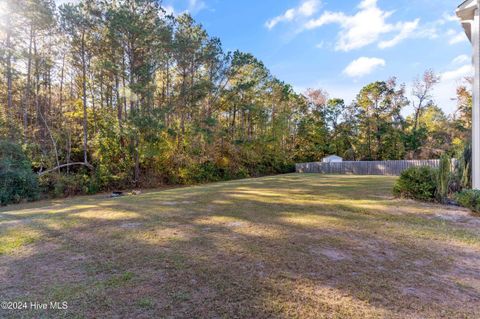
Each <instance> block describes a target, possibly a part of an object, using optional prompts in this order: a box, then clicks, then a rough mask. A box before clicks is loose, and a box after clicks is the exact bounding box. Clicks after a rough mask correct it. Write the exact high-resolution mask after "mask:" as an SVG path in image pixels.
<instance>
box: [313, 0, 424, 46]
mask: <svg viewBox="0 0 480 319" xmlns="http://www.w3.org/2000/svg"><path fill="white" fill-rule="evenodd" d="M358 9H359V11H358V12H357V13H356V14H354V15H352V16H349V15H346V14H345V13H343V12H328V11H327V12H325V13H324V14H323V15H321V16H320V17H319V18H318V19H312V20H310V21H308V22H307V23H306V24H305V25H304V27H305V28H306V29H310V30H311V29H315V28H318V27H321V26H324V25H327V24H332V23H336V24H339V25H340V27H341V30H340V32H339V34H338V42H337V45H336V49H337V50H340V51H350V50H354V49H359V48H362V47H364V46H366V45H369V44H372V43H375V42H377V41H379V39H380V37H381V36H382V35H384V34H389V33H392V32H398V34H397V35H396V36H395V37H394V38H393V39H391V40H388V41H382V42H380V44H379V47H380V48H389V47H392V46H395V45H397V44H398V43H400V42H401V41H403V40H405V39H407V38H410V37H413V36H421V37H424V36H426V34H423V33H419V32H418V31H417V29H418V26H419V22H420V20H419V19H416V20H414V21H407V22H398V23H396V24H391V23H388V22H387V20H388V18H390V17H391V16H392V14H393V12H388V11H383V10H381V9H380V8H379V7H378V6H377V0H362V1H361V2H360V4H359V5H358Z"/></svg>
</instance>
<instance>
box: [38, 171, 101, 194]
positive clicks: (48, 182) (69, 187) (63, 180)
mask: <svg viewBox="0 0 480 319" xmlns="http://www.w3.org/2000/svg"><path fill="white" fill-rule="evenodd" d="M40 186H41V188H42V192H43V193H45V194H48V196H50V197H55V198H61V197H69V196H75V195H84V194H95V193H97V192H98V191H99V190H100V187H99V186H98V184H97V179H96V178H95V176H89V175H86V174H75V175H74V174H72V175H68V174H65V175H64V174H60V173H52V174H48V175H44V176H42V177H41V178H40Z"/></svg>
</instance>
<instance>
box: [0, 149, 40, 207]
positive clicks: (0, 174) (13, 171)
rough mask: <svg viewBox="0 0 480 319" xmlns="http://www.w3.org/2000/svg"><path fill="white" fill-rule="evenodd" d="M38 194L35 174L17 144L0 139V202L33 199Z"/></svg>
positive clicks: (4, 203)
mask: <svg viewBox="0 0 480 319" xmlns="http://www.w3.org/2000/svg"><path fill="white" fill-rule="evenodd" d="M38 196H39V192H38V180H37V175H36V174H35V173H34V172H33V171H32V167H31V162H30V160H29V159H28V158H27V156H26V155H25V154H24V153H23V151H22V149H21V147H20V146H19V145H17V144H14V143H11V142H8V141H0V204H1V205H7V204H10V203H19V202H21V201H22V200H35V199H37V198H38Z"/></svg>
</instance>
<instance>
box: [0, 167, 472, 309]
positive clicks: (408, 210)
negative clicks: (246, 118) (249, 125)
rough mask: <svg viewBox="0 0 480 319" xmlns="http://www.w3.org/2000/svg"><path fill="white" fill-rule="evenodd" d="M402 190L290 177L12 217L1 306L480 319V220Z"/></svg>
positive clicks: (6, 214) (5, 241)
mask: <svg viewBox="0 0 480 319" xmlns="http://www.w3.org/2000/svg"><path fill="white" fill-rule="evenodd" d="M394 181H395V179H394V178H389V177H356V176H322V175H297V174H290V175H283V176H275V177H266V178H260V179H247V180H241V181H233V182H226V183H216V184H210V185H203V186H197V187H188V188H179V189H171V190H166V191H158V192H148V193H144V194H142V195H140V196H135V197H133V196H132V197H123V198H119V199H107V198H104V196H92V197H79V198H74V199H68V200H61V201H50V202H40V203H31V204H25V205H23V206H17V207H10V208H4V209H3V210H0V300H1V301H4V300H7V301H28V302H30V301H37V302H50V301H59V302H62V301H66V302H68V309H67V310H52V309H50V310H46V311H45V310H29V311H11V312H6V311H4V310H0V317H13V318H15V317H22V318H39V317H48V318H56V317H58V318H65V317H66V318H93V317H97V318H100V317H102V318H109V317H122V318H142V317H143V318H151V317H174V318H211V317H228V318H232V317H236V318H266V317H279V318H286V317H288V318H478V317H480V312H479V309H480V272H479V271H478V267H479V265H480V220H479V219H478V218H475V217H471V216H470V215H469V213H468V212H467V211H466V210H461V209H457V208H451V207H446V206H440V205H435V204H426V203H418V202H414V201H409V200H395V199H393V198H392V197H391V196H390V194H391V189H392V186H393V183H394ZM12 209H17V210H12ZM2 311H3V313H2Z"/></svg>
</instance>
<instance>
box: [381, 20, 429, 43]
mask: <svg viewBox="0 0 480 319" xmlns="http://www.w3.org/2000/svg"><path fill="white" fill-rule="evenodd" d="M419 22H420V19H416V20H415V21H411V22H405V23H402V24H400V25H399V28H400V33H399V34H397V35H396V36H395V37H394V38H393V39H391V40H388V41H382V42H380V43H379V44H378V47H379V48H380V49H386V48H391V47H394V46H396V45H397V44H399V43H400V42H402V41H403V40H405V39H408V38H410V37H412V35H413V34H414V32H415V31H416V30H417V28H418V24H419Z"/></svg>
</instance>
